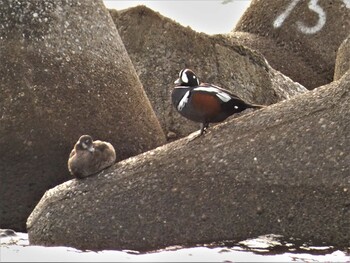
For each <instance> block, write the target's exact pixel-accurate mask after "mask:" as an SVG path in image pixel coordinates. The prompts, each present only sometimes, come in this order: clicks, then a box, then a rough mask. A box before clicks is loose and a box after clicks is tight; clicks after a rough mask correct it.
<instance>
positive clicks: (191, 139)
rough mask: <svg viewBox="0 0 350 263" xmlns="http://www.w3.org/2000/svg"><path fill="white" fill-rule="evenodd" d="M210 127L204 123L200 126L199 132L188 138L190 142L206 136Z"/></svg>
mask: <svg viewBox="0 0 350 263" xmlns="http://www.w3.org/2000/svg"><path fill="white" fill-rule="evenodd" d="M208 126H209V123H206V122H202V123H201V124H200V130H198V131H196V132H194V133H192V134H191V135H189V136H188V142H191V141H193V140H195V139H197V138H198V137H200V136H202V135H204V134H205V133H206V131H207V128H208Z"/></svg>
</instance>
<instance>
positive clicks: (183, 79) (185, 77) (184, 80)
mask: <svg viewBox="0 0 350 263" xmlns="http://www.w3.org/2000/svg"><path fill="white" fill-rule="evenodd" d="M181 81H182V82H183V83H188V78H187V74H186V71H184V72H183V73H182V75H181Z"/></svg>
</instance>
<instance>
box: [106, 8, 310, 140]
mask: <svg viewBox="0 0 350 263" xmlns="http://www.w3.org/2000/svg"><path fill="white" fill-rule="evenodd" d="M110 12H111V15H112V17H113V20H114V22H115V24H116V26H117V28H118V30H119V33H120V36H121V38H122V40H123V42H124V44H125V47H126V49H127V51H128V53H129V56H130V58H131V60H132V62H133V64H134V66H135V69H136V71H137V73H138V74H139V78H140V80H141V82H142V84H143V86H144V88H145V91H146V93H147V95H148V97H149V99H150V101H151V103H152V106H153V108H154V110H155V112H156V114H157V117H158V119H159V121H160V123H161V125H162V127H163V130H164V131H166V133H167V134H170V135H174V133H175V134H176V135H177V137H183V136H186V135H188V134H189V133H191V132H193V131H195V130H198V129H199V125H198V124H196V123H193V122H191V121H189V120H187V119H185V118H183V117H182V116H180V114H179V113H178V112H176V110H175V109H174V107H173V105H172V103H171V101H170V93H171V91H172V89H173V87H174V84H173V83H174V81H175V79H177V78H178V74H179V71H180V70H181V69H183V68H186V67H187V68H191V69H193V70H194V71H195V72H196V74H197V75H198V76H199V78H200V80H201V81H202V82H209V83H214V84H216V85H219V86H222V87H224V88H227V89H229V90H231V91H232V92H234V93H235V94H237V95H239V96H240V97H242V98H243V99H245V100H247V101H248V102H255V103H258V104H266V105H269V104H272V103H276V102H278V101H281V100H283V99H286V98H289V97H291V96H293V95H295V94H298V93H301V92H305V91H306V89H305V88H304V87H302V86H301V85H299V84H297V83H294V82H292V81H291V80H290V79H289V78H287V77H285V76H284V75H282V74H281V73H279V72H277V71H276V70H274V69H272V68H271V67H270V66H269V65H268V63H267V62H266V60H265V59H264V58H263V57H262V56H261V55H259V54H258V53H256V52H253V51H251V50H250V49H247V48H245V47H243V46H242V45H240V44H231V43H230V42H229V41H227V39H226V37H225V36H208V35H206V34H203V33H197V32H195V31H193V30H192V29H190V28H185V27H183V26H181V25H179V24H178V23H176V22H174V21H173V20H170V19H168V18H166V17H163V16H162V15H160V14H159V13H157V12H154V11H152V10H151V9H148V8H146V7H144V6H138V7H135V8H130V9H126V10H122V11H120V12H117V11H115V10H111V11H110ZM168 137H169V136H168Z"/></svg>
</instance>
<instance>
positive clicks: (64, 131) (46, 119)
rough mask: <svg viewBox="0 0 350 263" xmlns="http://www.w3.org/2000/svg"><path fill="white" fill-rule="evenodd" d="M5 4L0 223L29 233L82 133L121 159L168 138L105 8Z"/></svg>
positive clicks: (0, 17)
mask: <svg viewBox="0 0 350 263" xmlns="http://www.w3.org/2000/svg"><path fill="white" fill-rule="evenodd" d="M0 3H1V4H0V27H1V30H0V43H1V44H0V61H1V63H0V76H1V82H0V94H1V96H0V105H1V106H0V178H1V183H0V185H1V186H0V187H1V189H0V193H1V194H0V195H1V197H0V199H1V202H0V223H1V228H11V229H15V230H18V231H25V221H26V219H27V217H28V215H29V213H30V212H31V211H32V209H33V208H34V206H35V205H36V204H37V202H38V201H39V200H40V198H41V197H42V194H43V193H44V192H45V191H46V190H47V189H49V188H52V187H53V186H55V185H57V184H60V183H62V182H64V181H66V180H68V179H70V178H72V177H71V176H70V175H69V172H68V169H67V160H68V156H69V153H70V151H71V149H72V148H73V146H74V143H75V142H76V141H77V139H78V138H79V137H80V135H82V134H90V135H91V136H93V138H94V139H100V140H106V141H109V142H111V143H112V144H113V145H114V147H115V148H116V151H117V156H118V157H117V158H118V160H121V159H125V158H127V157H130V156H133V155H137V154H139V153H141V152H144V151H146V150H149V149H152V148H155V147H156V146H158V145H161V144H162V143H164V141H165V136H164V134H163V132H162V130H161V127H160V125H159V123H158V121H157V119H156V116H155V114H154V112H153V110H152V108H151V106H150V103H149V101H148V99H147V97H146V96H145V93H144V91H143V89H142V85H141V83H140V81H139V79H138V77H137V74H136V72H135V70H134V68H133V66H132V64H131V61H130V59H129V57H128V55H127V52H126V50H125V48H124V45H123V44H122V42H121V39H120V37H119V35H118V32H117V30H116V29H115V26H114V24H113V21H112V19H111V17H110V15H109V13H108V11H107V10H106V8H105V7H104V5H103V3H102V1H90V0H88V1H71V0H69V1H63V2H62V1H53V0H45V1H12V0H9V1H0Z"/></svg>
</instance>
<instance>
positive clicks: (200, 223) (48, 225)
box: [27, 73, 350, 250]
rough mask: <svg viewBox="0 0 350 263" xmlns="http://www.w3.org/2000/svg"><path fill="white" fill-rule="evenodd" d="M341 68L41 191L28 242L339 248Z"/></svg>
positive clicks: (343, 121) (348, 143) (345, 176)
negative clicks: (260, 239)
mask: <svg viewBox="0 0 350 263" xmlns="http://www.w3.org/2000/svg"><path fill="white" fill-rule="evenodd" d="M349 85H350V73H347V74H346V75H345V76H344V77H343V78H342V79H340V80H339V81H337V82H333V83H332V84H329V85H327V86H324V87H320V88H318V89H317V90H314V91H310V92H309V93H306V94H302V95H299V96H295V97H293V98H291V99H290V100H286V101H283V102H280V103H277V104H275V105H272V106H270V107H267V108H265V109H262V110H259V111H255V112H254V113H251V114H249V115H245V116H243V117H240V118H236V119H230V120H229V121H228V122H226V123H225V124H221V125H217V126H216V127H213V128H212V129H211V130H210V131H209V133H208V134H206V135H205V136H204V137H201V138H199V139H197V140H194V141H191V142H188V141H187V140H186V138H185V139H181V140H178V141H176V142H173V143H170V144H167V145H165V146H162V147H159V148H157V149H155V150H152V151H150V152H147V153H144V154H141V155H139V156H136V157H133V158H130V159H127V160H124V161H122V162H119V163H118V164H116V165H114V166H113V167H111V169H109V170H108V171H104V172H102V173H100V174H99V175H97V176H95V177H90V178H87V179H86V180H80V181H77V180H72V181H69V182H66V183H64V184H62V185H60V186H57V187H55V188H54V189H51V190H49V191H48V192H46V194H45V195H44V197H43V198H42V199H41V201H40V202H39V204H38V206H37V207H36V208H35V210H34V211H33V213H32V214H31V215H30V217H29V218H28V221H27V226H28V233H29V240H30V242H31V244H33V245H45V246H59V245H65V246H73V247H77V248H82V249H136V250H151V249H155V248H160V247H166V246H171V245H193V244H203V243H209V242H213V241H224V240H236V241H240V240H245V239H247V238H253V237H257V236H259V235H263V234H271V233H273V234H280V235H283V236H284V237H285V238H291V237H293V238H296V239H300V240H301V241H302V242H310V241H311V243H312V244H315V245H317V244H318V245H320V244H322V245H324V244H326V245H333V246H339V247H349V245H350V231H349V224H350V202H349V200H350V189H349V174H350V153H349V148H350V133H349V119H350V92H349Z"/></svg>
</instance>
